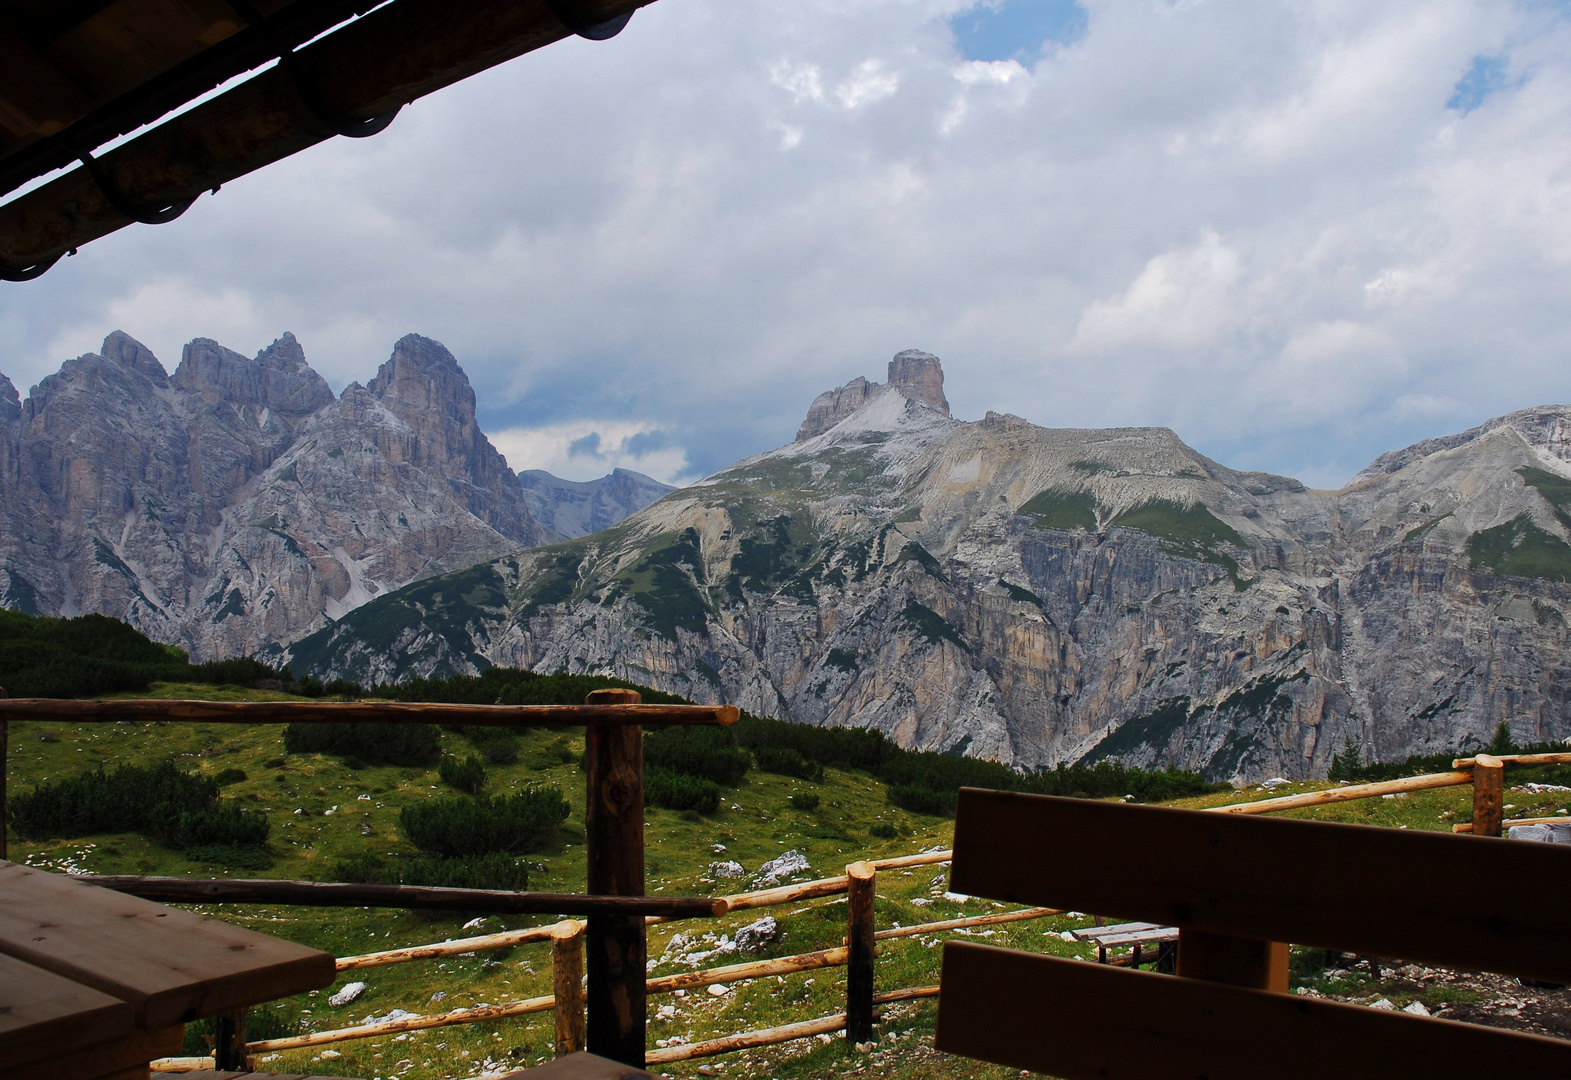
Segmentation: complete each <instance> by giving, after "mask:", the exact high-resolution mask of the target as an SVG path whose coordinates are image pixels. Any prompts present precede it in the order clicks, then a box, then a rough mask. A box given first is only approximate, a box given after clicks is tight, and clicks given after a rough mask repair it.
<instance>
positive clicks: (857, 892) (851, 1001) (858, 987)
mask: <svg viewBox="0 0 1571 1080" xmlns="http://www.w3.org/2000/svg"><path fill="white" fill-rule="evenodd" d="M846 877H847V878H849V879H850V891H849V893H848V895H847V901H848V902H847V904H846V907H847V908H848V910H849V914H848V915H847V926H846V946H847V950H848V952H849V954H850V955H849V956H847V957H846V1041H847V1042H849V1043H852V1044H853V1045H854V1044H856V1043H865V1042H872V1040H873V961H874V958H875V955H876V948H877V943H876V941H875V939H874V933H875V927H874V924H873V900H874V897H875V896H876V895H877V879H878V871H877V870H876V869H875V868H874V867H873V864H872V863H869V862H854V863H852V864H851V865H850V866H848V867H846Z"/></svg>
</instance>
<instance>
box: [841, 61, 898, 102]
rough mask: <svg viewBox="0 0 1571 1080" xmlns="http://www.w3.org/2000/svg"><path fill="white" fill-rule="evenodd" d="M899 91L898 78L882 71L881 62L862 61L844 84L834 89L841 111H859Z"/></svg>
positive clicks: (893, 73) (890, 72) (882, 65)
mask: <svg viewBox="0 0 1571 1080" xmlns="http://www.w3.org/2000/svg"><path fill="white" fill-rule="evenodd" d="M899 89H900V76H899V75H898V74H897V73H895V72H893V71H885V70H884V62H883V61H882V60H876V59H875V60H863V61H862V62H861V63H860V64H858V65H857V66H856V70H855V71H853V72H852V73H851V75H850V77H848V78H847V79H846V80H845V81H844V82H842V83H841V84H840V85H839V86H836V87H835V99H836V100H837V101H839V102H840V107H841V108H842V109H860V108H861V107H862V106H863V105H871V104H872V103H873V102H875V101H882V100H883V99H884V98H886V97H891V96H893V94H894V93H895V91H897V90H899Z"/></svg>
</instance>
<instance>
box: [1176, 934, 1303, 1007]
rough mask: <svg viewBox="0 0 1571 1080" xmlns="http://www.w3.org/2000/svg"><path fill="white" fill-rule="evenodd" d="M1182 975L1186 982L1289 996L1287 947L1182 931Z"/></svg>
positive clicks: (1180, 947) (1180, 953)
mask: <svg viewBox="0 0 1571 1080" xmlns="http://www.w3.org/2000/svg"><path fill="white" fill-rule="evenodd" d="M1178 974H1180V975H1182V976H1183V977H1184V978H1186V979H1205V980H1206V981H1208V982H1219V983H1227V984H1228V985H1230V986H1249V987H1253V988H1255V989H1257V990H1275V991H1277V992H1279V993H1283V994H1285V993H1287V943H1286V942H1285V941H1256V940H1255V939H1254V938H1241V937H1232V936H1231V935H1227V934H1208V933H1205V932H1204V931H1201V930H1180V931H1179V932H1178Z"/></svg>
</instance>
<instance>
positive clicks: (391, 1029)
mask: <svg viewBox="0 0 1571 1080" xmlns="http://www.w3.org/2000/svg"><path fill="white" fill-rule="evenodd" d="M555 1007H556V998H555V997H553V996H551V995H549V994H548V995H547V996H545V997H536V998H526V999H525V1000H523V1001H510V1002H506V1003H504V1004H502V1005H475V1006H472V1007H470V1008H467V1009H453V1010H450V1011H449V1012H443V1013H432V1014H431V1015H430V1016H406V1017H404V1018H402V1019H400V1020H384V1021H383V1022H382V1023H380V1024H360V1025H358V1026H356V1027H347V1028H336V1029H334V1030H332V1031H313V1032H311V1033H310V1034H308V1035H290V1036H288V1037H286V1038H282V1039H260V1040H258V1041H256V1042H248V1043H246V1044H245V1048H246V1052H247V1053H251V1054H267V1053H272V1052H273V1051H275V1050H300V1049H303V1048H304V1047H307V1046H324V1045H326V1044H327V1043H335V1042H347V1041H349V1040H351V1039H369V1038H371V1037H373V1036H376V1035H396V1034H398V1033H399V1032H400V1031H424V1030H425V1029H427V1028H437V1027H452V1026H454V1025H456V1024H475V1023H479V1022H481V1021H483V1020H505V1019H507V1018H508V1017H510V1016H528V1015H529V1014H530V1013H542V1012H550V1011H551V1010H552V1009H553V1008H555Z"/></svg>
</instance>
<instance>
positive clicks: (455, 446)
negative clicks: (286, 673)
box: [0, 333, 643, 659]
mask: <svg viewBox="0 0 1571 1080" xmlns="http://www.w3.org/2000/svg"><path fill="white" fill-rule="evenodd" d="M634 488H635V489H636V490H635V492H633V493H628V494H627V495H626V500H631V499H634V498H636V494H637V493H638V492H641V491H642V490H643V488H641V487H638V485H636V484H635V485H634ZM529 502H530V500H529V497H528V495H527V493H526V490H525V488H524V487H523V486H521V485H520V483H519V481H518V478H517V477H516V476H515V475H514V474H513V472H512V470H511V469H509V468H508V467H507V463H506V461H505V460H504V459H503V458H502V455H501V454H499V453H498V452H497V451H496V450H495V449H494V448H493V447H492V446H491V444H490V442H489V441H487V439H486V437H485V435H484V434H483V433H482V432H481V430H480V428H479V425H478V424H477V423H476V420H475V394H474V390H473V389H472V388H471V387H470V385H469V379H468V377H467V376H466V375H465V374H464V372H463V369H462V368H460V367H459V365H458V362H457V361H456V360H455V359H454V358H453V355H452V354H451V353H450V352H448V351H447V349H445V348H444V347H443V346H442V345H440V344H438V343H437V342H435V341H431V340H430V339H428V338H423V337H419V336H417V335H413V334H411V335H409V336H408V337H405V338H403V339H401V340H400V341H399V342H398V343H397V345H395V346H394V348H393V353H392V356H391V357H390V358H389V359H388V361H387V363H385V364H383V365H382V367H381V369H380V370H379V371H378V372H377V374H376V377H375V378H373V379H372V380H371V381H370V382H369V383H367V384H366V385H365V386H361V385H360V384H359V383H351V384H350V385H349V386H347V387H345V388H344V392H343V393H342V395H339V396H336V397H335V396H334V394H333V392H332V390H331V388H329V386H328V385H327V383H326V381H325V380H323V379H322V377H321V376H320V375H318V374H317V373H316V372H315V371H313V370H312V369H311V367H310V365H308V364H307V363H306V359H305V353H304V351H303V350H302V349H301V347H300V344H299V342H297V341H296V340H295V338H294V336H293V335H291V334H285V335H284V336H283V337H281V338H279V339H278V340H277V341H275V342H274V343H273V344H272V345H271V346H269V347H268V348H266V349H264V350H262V351H261V352H260V353H259V354H258V355H257V356H256V357H254V358H248V357H245V356H242V355H240V354H239V353H236V352H233V351H231V350H229V349H226V348H224V347H223V346H221V345H219V344H218V343H217V342H215V341H210V340H208V339H206V338H198V339H196V340H195V341H193V342H191V343H190V344H189V345H187V346H186V347H185V350H184V353H183V355H182V357H181V361H180V365H179V367H178V368H176V369H175V372H174V374H173V375H169V374H167V373H166V372H165V370H164V367H163V365H162V364H160V363H159V361H158V359H157V358H156V357H155V356H153V354H152V353H151V352H149V351H148V350H147V349H146V348H145V347H144V346H142V345H141V344H140V343H138V342H136V341H135V340H133V339H132V338H130V337H128V336H126V335H125V334H123V333H114V334H111V335H110V336H109V337H108V338H107V339H105V341H104V345H103V348H102V350H101V351H100V352H98V353H89V354H87V355H85V356H80V357H77V358H76V359H74V360H69V361H67V362H66V363H65V364H64V365H63V366H62V367H61V369H60V371H59V372H58V373H57V374H55V375H51V376H49V377H48V378H46V379H44V380H43V381H42V382H41V383H39V385H38V386H36V387H34V388H33V390H32V392H31V393H30V394H29V396H28V398H27V399H26V400H25V401H22V400H20V399H19V397H18V395H17V393H16V389H15V387H13V386H12V385H11V383H10V381H9V380H7V379H5V377H4V376H0V604H3V605H4V606H6V607H11V608H19V609H21V610H24V611H28V612H32V613H35V614H63V615H73V614H78V613H81V612H88V611H96V612H101V613H104V614H108V615H113V616H115V617H117V618H121V619H125V620H126V621H127V622H130V623H131V624H133V625H135V626H136V627H138V628H139V629H141V630H143V631H144V632H146V633H147V634H149V635H150V636H152V637H154V638H156V639H158V640H160V641H165V642H169V643H173V644H178V645H180V646H182V647H184V648H186V649H188V650H189V651H190V653H191V654H192V656H193V657H194V658H197V659H204V658H210V657H219V656H233V655H237V654H240V653H257V654H264V655H265V654H268V653H269V652H270V651H271V652H276V651H277V648H278V646H279V645H280V644H282V643H285V642H288V641H290V640H293V639H294V638H296V637H299V636H300V635H302V634H304V633H308V632H310V631H312V630H315V629H317V628H319V627H321V626H324V625H326V624H327V623H329V622H330V621H331V620H332V619H336V618H340V617H342V616H343V615H344V614H345V613H347V612H349V611H351V610H353V609H355V608H356V607H358V606H360V605H361V604H363V603H365V602H366V601H368V600H370V599H371V598H372V597H374V596H378V595H380V594H382V593H385V592H388V591H390V590H393V589H396V588H398V587H400V586H402V585H405V584H407V583H409V582H411V581H416V580H419V579H421V578H424V577H429V576H431V575H433V574H439V573H442V572H445V571H448V570H453V569H456V568H460V567H464V566H470V565H472V564H474V563H477V562H481V561H484V560H487V559H493V558H496V557H497V556H499V555H502V554H504V553H507V552H510V551H516V550H518V549H519V548H523V547H528V546H531V545H535V544H540V543H544V542H547V541H551V540H557V539H560V536H559V535H558V534H556V533H554V532H552V531H551V530H550V529H549V528H548V527H547V526H545V525H542V524H541V523H540V522H539V521H537V520H536V519H535V517H534V516H533V514H532V513H531V512H530V507H529ZM609 502H610V504H611V505H610V506H609V507H608V508H607V509H606V512H607V513H614V512H615V509H616V507H617V505H618V504H616V503H615V500H614V499H609Z"/></svg>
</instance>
